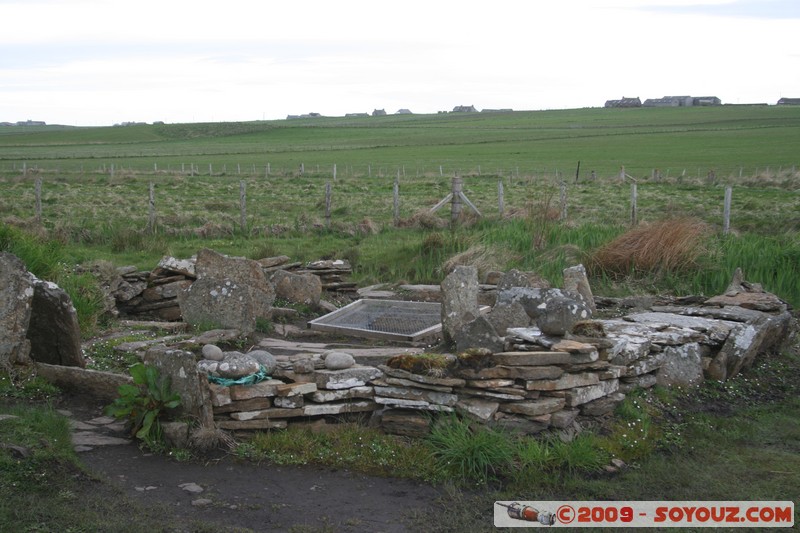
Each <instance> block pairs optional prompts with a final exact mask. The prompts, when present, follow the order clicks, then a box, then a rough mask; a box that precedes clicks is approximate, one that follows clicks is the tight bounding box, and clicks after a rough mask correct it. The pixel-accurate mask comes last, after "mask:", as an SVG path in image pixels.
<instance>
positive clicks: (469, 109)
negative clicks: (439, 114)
mask: <svg viewBox="0 0 800 533" xmlns="http://www.w3.org/2000/svg"><path fill="white" fill-rule="evenodd" d="M477 112H478V110H477V109H475V106H474V105H457V106H455V107H454V108H453V113H477Z"/></svg>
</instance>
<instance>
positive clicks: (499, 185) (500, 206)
mask: <svg viewBox="0 0 800 533" xmlns="http://www.w3.org/2000/svg"><path fill="white" fill-rule="evenodd" d="M497 210H498V211H499V212H500V217H501V218H502V217H503V212H504V211H505V198H504V196H503V180H499V181H498V182H497Z"/></svg>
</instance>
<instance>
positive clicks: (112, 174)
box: [111, 163, 114, 178]
mask: <svg viewBox="0 0 800 533" xmlns="http://www.w3.org/2000/svg"><path fill="white" fill-rule="evenodd" d="M111 177H112V178H113V177H114V163H111Z"/></svg>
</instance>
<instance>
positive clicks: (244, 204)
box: [239, 180, 247, 233]
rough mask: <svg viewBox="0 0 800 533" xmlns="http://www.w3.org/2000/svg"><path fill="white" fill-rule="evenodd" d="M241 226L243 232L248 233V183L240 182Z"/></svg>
mask: <svg viewBox="0 0 800 533" xmlns="http://www.w3.org/2000/svg"><path fill="white" fill-rule="evenodd" d="M239 211H240V213H239V226H240V227H241V228H242V233H247V183H246V182H245V181H244V180H242V181H240V182H239Z"/></svg>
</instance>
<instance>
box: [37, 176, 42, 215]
mask: <svg viewBox="0 0 800 533" xmlns="http://www.w3.org/2000/svg"><path fill="white" fill-rule="evenodd" d="M36 222H38V223H39V224H41V223H42V178H41V176H40V177H38V178H36Z"/></svg>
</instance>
